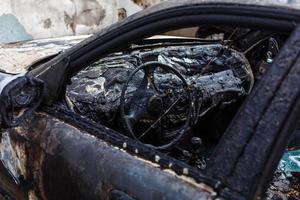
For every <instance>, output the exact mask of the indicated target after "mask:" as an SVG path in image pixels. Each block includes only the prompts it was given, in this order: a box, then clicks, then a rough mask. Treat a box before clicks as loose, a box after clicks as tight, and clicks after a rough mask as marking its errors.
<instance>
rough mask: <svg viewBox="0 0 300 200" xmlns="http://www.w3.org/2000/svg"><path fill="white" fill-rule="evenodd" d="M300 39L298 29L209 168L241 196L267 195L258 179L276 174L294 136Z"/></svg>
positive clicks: (241, 113) (224, 138)
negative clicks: (277, 167) (282, 156)
mask: <svg viewBox="0 0 300 200" xmlns="http://www.w3.org/2000/svg"><path fill="white" fill-rule="evenodd" d="M299 38H300V29H299V28H298V29H297V30H296V31H295V33H294V34H293V35H292V36H291V38H290V39H289V40H288V41H287V43H286V44H285V46H284V47H283V49H282V51H281V52H280V54H279V55H278V57H277V59H276V60H275V62H274V64H273V65H272V67H270V68H269V70H268V71H267V72H266V74H265V76H264V77H263V79H262V80H261V81H260V82H259V83H258V84H257V85H256V87H255V88H254V90H253V91H252V93H251V95H250V96H249V97H248V98H247V100H246V102H245V103H244V105H243V106H242V107H241V109H240V111H239V112H238V113H237V115H236V116H235V118H234V120H233V123H232V124H231V125H230V127H229V128H228V130H227V132H226V133H225V135H224V137H223V138H222V140H221V142H220V145H219V146H218V148H217V149H216V151H215V152H214V155H213V157H214V158H215V159H212V160H211V162H210V165H209V167H208V168H207V172H208V173H209V174H210V175H211V176H213V177H215V178H218V179H220V180H222V182H224V183H226V184H227V185H228V186H229V187H232V188H235V189H236V191H237V192H240V193H241V194H246V195H247V192H248V194H249V195H250V194H251V195H259V194H260V192H263V191H262V190H263V188H262V187H261V188H260V189H261V191H257V190H256V189H257V188H259V186H261V185H266V182H265V181H266V180H264V182H258V183H257V182H255V183H254V182H253V181H254V180H257V179H258V177H261V178H263V177H267V176H268V175H270V174H271V173H273V172H274V170H275V168H276V166H277V163H278V161H279V159H280V157H281V155H282V153H283V151H284V147H285V145H286V144H287V142H288V139H289V137H290V135H291V133H292V132H293V130H291V129H293V127H294V128H296V124H297V119H298V116H299V110H298V109H297V108H299V107H298V106H299V104H298V103H299V93H300V90H299V87H297V86H296V85H298V84H297V83H298V82H299V79H300V77H299V75H300V71H299V69H300V67H299V59H298V56H299V49H300V39H299ZM291 88H293V89H291ZM262 108H264V109H262ZM287 124H288V125H287ZM285 126H287V127H290V128H289V129H286V128H284V127H285ZM220 163H222V164H220ZM262 180H263V179H262ZM259 184H261V185H259ZM250 187H251V189H250V190H249V188H250Z"/></svg>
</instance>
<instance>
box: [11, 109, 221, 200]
mask: <svg viewBox="0 0 300 200" xmlns="http://www.w3.org/2000/svg"><path fill="white" fill-rule="evenodd" d="M13 135H18V137H19V138H20V137H21V138H22V139H14V142H18V143H19V145H18V147H20V146H24V145H26V144H31V145H26V152H27V154H25V155H22V156H21V157H18V156H17V155H18V153H17V152H14V153H12V154H11V157H12V159H14V160H18V161H20V160H23V159H26V160H27V162H25V163H26V164H25V166H24V167H25V169H26V172H25V173H28V174H30V176H26V177H22V176H19V177H15V178H16V179H20V178H24V179H25V180H24V181H23V183H24V182H26V181H33V182H34V183H35V184H34V186H35V187H33V188H30V189H29V190H30V191H31V193H32V190H34V191H35V194H34V195H35V196H38V197H39V196H40V197H42V198H43V199H82V198H84V199H107V198H108V196H109V194H110V192H111V191H112V190H113V189H118V190H121V191H123V192H125V193H127V194H128V195H130V196H132V197H134V198H137V199H141V198H143V199H157V198H158V199H160V198H162V197H164V199H213V198H214V197H216V193H215V192H213V190H212V189H211V188H210V187H208V186H206V185H205V184H204V183H202V184H201V183H196V182H195V181H193V180H192V179H191V178H188V177H186V176H185V175H176V173H175V172H173V171H172V169H168V170H161V169H160V167H159V165H158V164H157V163H155V162H151V161H147V160H144V159H143V158H141V157H139V155H138V154H137V155H135V156H133V155H130V154H128V153H127V152H126V151H124V150H122V149H120V148H119V147H116V146H113V145H111V144H109V143H107V142H104V141H102V140H100V139H98V138H96V137H95V136H92V135H90V134H88V133H85V132H82V131H80V130H79V129H77V128H75V127H73V126H71V125H68V124H66V123H65V122H62V121H60V120H58V119H55V118H53V117H50V116H48V115H46V114H35V115H34V116H32V118H31V119H30V120H28V121H27V122H26V123H24V124H23V126H20V127H18V128H16V129H14V130H10V131H9V134H8V135H7V137H12V136H13ZM10 140H11V138H10ZM12 151H18V148H13V149H12ZM16 168H19V166H17V167H16ZM21 168H22V169H23V166H22V167H21ZM28 192H29V191H28ZM31 195H32V194H31Z"/></svg>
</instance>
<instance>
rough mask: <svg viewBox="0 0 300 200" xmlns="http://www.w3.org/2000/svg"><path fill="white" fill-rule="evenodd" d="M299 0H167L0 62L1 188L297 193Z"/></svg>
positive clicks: (19, 195) (133, 193)
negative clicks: (176, 33) (9, 67)
mask: <svg viewBox="0 0 300 200" xmlns="http://www.w3.org/2000/svg"><path fill="white" fill-rule="evenodd" d="M297 8H299V5H298V4H297V2H289V3H286V4H280V3H276V2H274V1H249V2H234V1H203V0H199V1H197V0H187V1H170V2H166V3H163V4H160V5H158V6H155V7H152V8H150V9H146V10H144V11H142V12H140V13H138V14H136V15H133V16H130V17H128V18H127V19H125V20H124V21H121V22H119V23H117V24H114V25H112V26H110V27H108V28H106V29H104V30H102V31H100V32H99V33H97V34H95V35H93V36H91V37H90V38H88V39H85V40H83V41H82V42H80V43H78V44H76V45H74V46H73V47H71V48H69V49H67V50H64V51H61V52H59V53H57V54H54V55H49V56H47V57H45V58H42V59H40V60H38V61H36V62H34V63H32V64H30V65H29V66H28V67H27V70H26V72H24V73H18V74H11V73H6V72H2V73H1V77H0V78H1V98H0V101H1V103H2V106H1V127H2V130H1V133H2V134H1V145H0V159H1V163H2V165H1V173H0V174H1V181H0V186H1V187H0V194H1V195H2V196H1V197H2V198H3V199H111V200H120V199H128V200H130V199H180V200H181V199H261V198H266V199H297V198H300V195H299V171H298V170H299V160H297V159H298V157H299V156H300V154H298V153H299V150H298V149H299V144H300V142H299V132H298V130H297V127H298V120H299V116H300V113H299V112H300V107H299V94H300V87H298V85H299V84H298V83H299V81H300V66H299V62H298V60H299V52H300V28H299V27H298V24H299V22H300V13H299V10H297ZM186 27H197V32H196V33H195V37H194V38H186V37H185V38H182V37H162V36H160V37H152V36H154V35H158V34H163V33H165V32H167V31H170V30H177V29H179V28H186ZM284 152H287V153H286V154H284ZM283 155H284V156H283ZM282 156H283V157H282ZM281 158H282V159H281ZM291 158H292V160H291ZM280 159H281V161H280ZM293 159H294V160H293ZM289 162H293V163H292V164H291V163H289Z"/></svg>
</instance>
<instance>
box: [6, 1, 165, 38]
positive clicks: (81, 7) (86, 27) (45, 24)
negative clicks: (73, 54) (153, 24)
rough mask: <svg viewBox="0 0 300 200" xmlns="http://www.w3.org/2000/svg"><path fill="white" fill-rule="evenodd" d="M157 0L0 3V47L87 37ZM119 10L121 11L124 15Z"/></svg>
mask: <svg viewBox="0 0 300 200" xmlns="http://www.w3.org/2000/svg"><path fill="white" fill-rule="evenodd" d="M159 1H161V0H134V1H133V0H47V1H46V0H1V1H0V43H1V42H4V43H7V42H14V41H20V40H28V39H37V38H49V37H61V36H66V35H81V34H90V33H94V32H96V31H98V30H99V29H102V28H103V27H105V26H107V25H110V24H112V23H114V22H116V21H117V20H118V18H119V17H118V14H119V13H118V12H120V10H121V8H124V9H125V11H126V14H127V15H131V14H133V13H135V12H137V11H139V10H141V9H142V8H143V7H145V6H149V5H152V4H154V3H157V2H159ZM124 9H123V11H124Z"/></svg>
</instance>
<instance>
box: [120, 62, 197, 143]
mask: <svg viewBox="0 0 300 200" xmlns="http://www.w3.org/2000/svg"><path fill="white" fill-rule="evenodd" d="M158 68H160V69H162V70H163V71H167V72H168V74H169V77H170V75H171V76H172V77H176V79H177V82H178V80H180V82H182V87H183V88H182V89H183V91H184V92H182V93H181V94H180V96H179V97H178V98H176V100H175V101H174V102H172V103H169V105H168V107H167V109H164V105H165V102H164V99H166V98H167V97H166V96H167V95H172V94H170V91H167V92H162V91H161V90H160V87H157V85H158V84H157V83H155V79H157V77H158V75H157V76H154V74H155V70H156V69H158ZM141 71H142V72H144V75H143V77H142V80H141V82H140V83H139V84H137V85H138V86H136V90H135V91H127V90H128V89H129V88H130V87H129V86H130V82H131V81H132V80H133V79H134V77H136V76H137V75H138V74H141ZM160 75H161V74H160ZM174 75H175V76H174ZM161 76H167V75H166V74H163V75H161ZM168 93H169V94H168ZM127 94H130V97H131V99H130V98H129V100H127V101H126V97H125V96H126V95H127ZM184 94H185V95H184ZM182 101H185V102H184V103H183V102H182ZM179 103H181V104H184V106H185V107H187V109H186V112H185V117H184V119H185V120H184V122H182V123H181V124H180V126H179V127H178V128H177V129H176V130H172V133H171V134H169V135H171V139H170V138H169V139H168V141H167V142H166V141H164V142H166V143H164V144H159V145H158V146H157V145H152V144H151V145H150V144H147V145H149V146H151V147H152V148H155V149H167V148H170V147H172V146H173V145H174V144H176V143H178V142H179V141H180V140H181V139H182V138H183V137H184V136H185V135H186V133H187V132H188V129H189V127H190V121H191V117H192V111H193V105H194V103H193V100H192V93H191V89H190V88H189V86H188V84H187V82H186V80H185V78H184V77H183V76H182V75H181V74H180V72H178V71H177V70H176V69H174V68H173V67H171V66H169V65H166V64H163V63H160V62H154V61H151V62H147V63H144V64H142V65H140V66H139V67H137V68H136V69H135V70H134V71H133V72H132V73H131V75H130V76H129V78H128V80H127V82H126V83H125V85H124V86H123V89H122V93H121V97H120V114H121V118H122V120H123V122H124V124H125V125H124V126H125V127H124V128H125V129H126V131H127V132H128V133H129V134H130V135H131V136H132V137H133V138H134V139H135V140H137V141H139V142H142V141H141V138H142V137H144V136H145V135H146V134H148V133H151V132H153V130H154V129H155V130H159V131H160V132H161V133H162V132H163V130H162V129H163V126H162V123H163V122H164V119H165V118H166V117H167V116H168V115H169V113H170V112H171V111H172V110H173V109H174V108H175V107H176V105H178V104H179ZM147 118H148V122H149V121H151V123H152V122H153V123H152V124H151V125H150V126H148V127H147V128H146V130H145V131H143V133H139V134H137V133H136V131H135V126H136V125H137V122H139V121H147ZM149 118H150V119H152V120H149ZM151 137H152V135H151ZM142 143H143V142H142Z"/></svg>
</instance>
